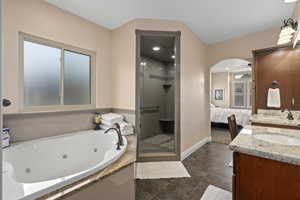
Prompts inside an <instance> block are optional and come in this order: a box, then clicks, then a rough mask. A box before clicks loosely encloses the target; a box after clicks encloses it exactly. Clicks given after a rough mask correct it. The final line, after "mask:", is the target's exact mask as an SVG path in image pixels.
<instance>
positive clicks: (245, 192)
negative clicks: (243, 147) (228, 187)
mask: <svg viewBox="0 0 300 200" xmlns="http://www.w3.org/2000/svg"><path fill="white" fill-rule="evenodd" d="M236 154H238V155H236V156H235V163H234V165H235V166H234V168H236V169H235V170H236V172H235V185H233V191H234V194H233V195H234V197H235V200H300V192H299V186H300V166H297V165H292V164H288V163H283V162H278V161H274V160H270V159H265V158H259V157H256V156H251V155H246V154H242V153H236Z"/></svg>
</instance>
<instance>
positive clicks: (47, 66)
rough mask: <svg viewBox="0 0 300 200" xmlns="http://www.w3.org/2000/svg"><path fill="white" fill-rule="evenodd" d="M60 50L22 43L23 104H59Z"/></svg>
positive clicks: (27, 42) (31, 43)
mask: <svg viewBox="0 0 300 200" xmlns="http://www.w3.org/2000/svg"><path fill="white" fill-rule="evenodd" d="M60 56H61V50H60V49H57V48H53V47H49V46H45V45H41V44H37V43H33V42H29V41H24V104H25V106H46V105H59V104H60V96H59V93H60Z"/></svg>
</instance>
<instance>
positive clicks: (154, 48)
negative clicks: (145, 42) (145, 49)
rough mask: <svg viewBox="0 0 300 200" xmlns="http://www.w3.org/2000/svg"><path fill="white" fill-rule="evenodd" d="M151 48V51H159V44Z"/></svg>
mask: <svg viewBox="0 0 300 200" xmlns="http://www.w3.org/2000/svg"><path fill="white" fill-rule="evenodd" d="M152 50H153V51H159V50H160V47H159V46H154V47H153V48H152Z"/></svg>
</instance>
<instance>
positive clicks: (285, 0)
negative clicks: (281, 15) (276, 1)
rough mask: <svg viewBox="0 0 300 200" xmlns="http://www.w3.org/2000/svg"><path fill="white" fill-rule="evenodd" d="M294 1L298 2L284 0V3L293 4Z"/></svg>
mask: <svg viewBox="0 0 300 200" xmlns="http://www.w3.org/2000/svg"><path fill="white" fill-rule="evenodd" d="M296 1H298V0H284V3H294V2H296Z"/></svg>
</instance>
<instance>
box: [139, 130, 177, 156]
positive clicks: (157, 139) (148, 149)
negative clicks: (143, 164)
mask: <svg viewBox="0 0 300 200" xmlns="http://www.w3.org/2000/svg"><path fill="white" fill-rule="evenodd" d="M174 141H175V140H174V135H173V134H159V135H155V136H152V137H149V138H145V139H143V140H142V141H141V145H140V150H141V152H142V153H155V152H174V147H175V144H174Z"/></svg>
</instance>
